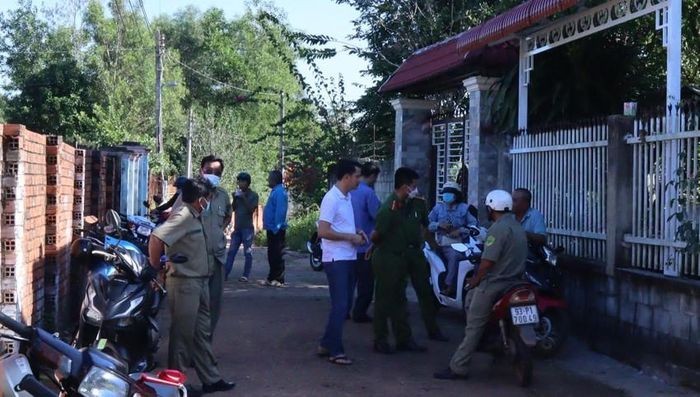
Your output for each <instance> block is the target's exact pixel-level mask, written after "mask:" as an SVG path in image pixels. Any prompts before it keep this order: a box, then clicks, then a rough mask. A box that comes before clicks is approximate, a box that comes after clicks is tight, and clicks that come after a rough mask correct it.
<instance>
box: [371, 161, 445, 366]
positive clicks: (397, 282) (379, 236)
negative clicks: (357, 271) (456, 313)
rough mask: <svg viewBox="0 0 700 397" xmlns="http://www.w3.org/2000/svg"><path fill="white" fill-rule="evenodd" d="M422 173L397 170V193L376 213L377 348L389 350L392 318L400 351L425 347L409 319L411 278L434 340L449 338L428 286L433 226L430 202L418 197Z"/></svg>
mask: <svg viewBox="0 0 700 397" xmlns="http://www.w3.org/2000/svg"><path fill="white" fill-rule="evenodd" d="M417 180H418V174H417V173H416V172H415V171H414V170H412V169H410V168H405V167H402V168H399V169H397V170H396V173H395V174H394V193H393V194H392V195H391V196H389V198H388V199H387V200H386V202H385V203H384V204H383V205H382V207H381V208H380V209H379V211H378V213H377V223H376V225H375V229H374V232H373V233H372V241H373V243H374V244H375V246H374V247H373V253H372V268H373V271H374V274H375V290H376V291H375V303H374V321H373V326H374V350H375V351H376V352H378V353H384V354H388V353H391V352H392V348H391V346H390V345H389V342H388V336H389V329H388V324H387V322H388V321H391V323H392V328H393V330H394V336H395V338H396V349H397V350H399V351H425V350H426V349H425V347H422V346H419V345H417V344H416V343H415V341H414V340H413V338H412V336H411V328H410V325H409V323H408V311H407V300H406V282H407V278H408V277H410V279H411V282H412V283H413V288H414V289H415V290H416V295H417V296H418V300H419V303H420V307H421V313H422V315H423V321H424V322H425V325H426V328H427V329H428V333H429V336H430V338H431V339H436V340H443V339H445V338H444V336H443V335H442V333H441V332H440V329H439V328H438V326H437V322H436V318H435V317H436V314H437V306H436V304H435V301H434V299H435V297H434V296H433V295H432V290H431V289H430V284H429V279H428V277H429V269H428V265H427V263H426V262H425V257H424V256H423V251H422V247H423V242H424V237H423V234H424V228H425V227H426V226H427V225H428V215H427V208H426V205H425V201H424V200H422V199H419V198H416V196H417V193H418V189H417V188H416V181H417Z"/></svg>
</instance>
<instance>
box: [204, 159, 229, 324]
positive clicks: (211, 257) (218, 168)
mask: <svg viewBox="0 0 700 397" xmlns="http://www.w3.org/2000/svg"><path fill="white" fill-rule="evenodd" d="M200 172H201V174H202V176H203V177H205V178H206V179H207V180H209V182H210V183H211V184H212V185H213V186H214V188H215V190H214V193H213V194H212V196H211V199H210V203H211V204H210V206H209V208H208V209H205V211H204V212H203V213H202V225H203V226H204V238H205V239H206V240H207V254H208V261H209V274H210V275H211V276H210V278H209V294H210V297H211V303H210V307H211V333H212V335H213V334H214V331H215V330H216V324H217V323H218V322H219V316H220V314H221V298H222V297H223V292H224V264H225V263H226V233H225V232H224V230H225V229H226V227H227V226H228V224H229V223H231V214H232V213H233V209H232V206H231V201H229V195H228V192H226V190H224V189H223V188H222V187H221V186H220V183H221V175H222V174H223V172H224V161H223V160H222V159H220V158H218V157H216V156H213V155H209V156H206V157H204V158H203V159H202V163H201V168H200Z"/></svg>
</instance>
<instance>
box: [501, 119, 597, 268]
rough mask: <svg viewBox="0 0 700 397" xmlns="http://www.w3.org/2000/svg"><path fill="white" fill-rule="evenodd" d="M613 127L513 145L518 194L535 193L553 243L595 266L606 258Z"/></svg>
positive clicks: (534, 136)
mask: <svg viewBox="0 0 700 397" xmlns="http://www.w3.org/2000/svg"><path fill="white" fill-rule="evenodd" d="M607 146H608V126H607V123H606V122H604V121H602V122H596V123H592V124H590V125H582V126H578V127H572V128H565V129H556V130H545V131H542V132H537V133H527V132H525V133H522V134H520V135H518V136H516V137H515V138H514V140H513V147H512V149H511V151H510V154H511V155H512V158H513V188H520V187H523V188H527V189H529V190H530V191H531V192H532V195H533V202H532V206H533V207H534V208H537V209H538V210H540V211H541V212H542V213H543V214H544V216H545V219H546V224H547V232H548V233H549V236H548V237H549V243H550V244H552V245H553V246H562V247H564V248H565V249H566V251H567V253H568V254H571V255H576V256H580V257H585V258H590V259H594V260H600V261H603V260H605V255H606V241H605V239H606V183H607Z"/></svg>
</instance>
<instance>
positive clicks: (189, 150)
mask: <svg viewBox="0 0 700 397" xmlns="http://www.w3.org/2000/svg"><path fill="white" fill-rule="evenodd" d="M193 129H194V116H193V115H192V106H190V114H189V118H188V119H187V177H188V178H192V130H193Z"/></svg>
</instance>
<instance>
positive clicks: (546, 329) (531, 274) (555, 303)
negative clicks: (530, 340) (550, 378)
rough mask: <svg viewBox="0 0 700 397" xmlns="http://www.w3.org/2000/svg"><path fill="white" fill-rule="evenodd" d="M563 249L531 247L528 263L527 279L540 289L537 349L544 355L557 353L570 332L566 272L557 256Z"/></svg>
mask: <svg viewBox="0 0 700 397" xmlns="http://www.w3.org/2000/svg"><path fill="white" fill-rule="evenodd" d="M561 252H562V250H561V249H558V250H555V249H553V248H552V247H549V246H547V245H545V246H542V247H539V248H534V249H531V250H530V255H528V258H527V262H526V265H525V280H527V281H528V282H530V283H532V284H533V285H534V286H535V287H536V288H537V294H538V297H537V301H538V304H539V307H540V324H539V326H537V327H535V332H536V333H537V349H536V352H537V353H538V354H540V355H541V356H543V357H552V356H554V355H555V354H556V353H557V352H558V351H559V349H561V347H562V346H563V345H564V342H565V341H566V338H567V337H568V335H569V317H568V315H567V304H566V300H565V299H564V294H563V292H562V289H561V279H562V273H561V270H560V269H559V267H558V266H557V257H558V255H559V254H560V253H561Z"/></svg>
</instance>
